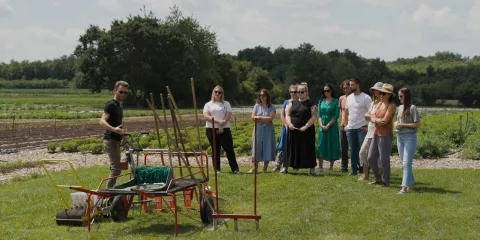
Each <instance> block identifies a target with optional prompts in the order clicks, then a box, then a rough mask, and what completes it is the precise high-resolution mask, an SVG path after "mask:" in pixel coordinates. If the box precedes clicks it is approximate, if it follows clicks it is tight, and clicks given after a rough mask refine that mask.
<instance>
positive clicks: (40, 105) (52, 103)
mask: <svg viewBox="0 0 480 240" xmlns="http://www.w3.org/2000/svg"><path fill="white" fill-rule="evenodd" d="M112 97H113V93H111V91H108V90H104V91H102V92H101V93H91V92H90V91H89V90H87V89H0V119H12V118H13V117H15V118H16V119H88V118H100V116H101V115H102V113H103V107H104V105H105V103H106V102H108V101H109V100H110V99H112ZM157 105H159V104H157ZM180 111H181V113H182V114H191V113H194V110H193V109H181V110H180ZM124 115H125V117H137V116H152V112H151V111H150V110H149V109H135V108H131V107H126V108H125V111H124Z"/></svg>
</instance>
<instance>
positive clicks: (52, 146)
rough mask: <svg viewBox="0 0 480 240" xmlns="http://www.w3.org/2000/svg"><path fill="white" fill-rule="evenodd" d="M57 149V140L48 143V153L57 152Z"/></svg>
mask: <svg viewBox="0 0 480 240" xmlns="http://www.w3.org/2000/svg"><path fill="white" fill-rule="evenodd" d="M57 150H58V143H57V142H49V143H47V152H48V153H56V152H57Z"/></svg>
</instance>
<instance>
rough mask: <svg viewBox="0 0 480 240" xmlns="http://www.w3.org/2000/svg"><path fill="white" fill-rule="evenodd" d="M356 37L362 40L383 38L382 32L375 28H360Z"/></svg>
mask: <svg viewBox="0 0 480 240" xmlns="http://www.w3.org/2000/svg"><path fill="white" fill-rule="evenodd" d="M358 37H359V38H361V39H364V40H379V39H383V37H384V36H383V33H381V32H378V31H375V30H362V31H359V32H358Z"/></svg>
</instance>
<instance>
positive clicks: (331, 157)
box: [316, 83, 340, 173]
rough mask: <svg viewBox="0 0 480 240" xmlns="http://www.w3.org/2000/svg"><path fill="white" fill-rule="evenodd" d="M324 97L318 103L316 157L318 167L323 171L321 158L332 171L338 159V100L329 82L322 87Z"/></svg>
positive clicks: (319, 171) (329, 170) (319, 170)
mask: <svg viewBox="0 0 480 240" xmlns="http://www.w3.org/2000/svg"><path fill="white" fill-rule="evenodd" d="M323 95H324V96H325V98H324V99H323V100H322V101H321V102H320V104H318V125H319V130H318V143H317V159H318V165H319V169H318V170H317V171H316V172H317V173H323V172H324V170H323V160H326V161H329V162H330V168H329V169H328V172H333V163H334V162H335V161H336V160H338V159H340V136H339V135H338V123H337V119H338V117H339V116H340V106H339V101H338V99H337V98H335V93H334V91H333V86H332V84H330V83H327V84H325V86H324V87H323Z"/></svg>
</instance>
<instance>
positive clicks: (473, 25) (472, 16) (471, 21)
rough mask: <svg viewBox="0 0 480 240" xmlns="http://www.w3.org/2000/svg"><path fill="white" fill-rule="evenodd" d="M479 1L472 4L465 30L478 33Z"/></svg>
mask: <svg viewBox="0 0 480 240" xmlns="http://www.w3.org/2000/svg"><path fill="white" fill-rule="evenodd" d="M479 23H480V0H475V1H474V2H473V6H472V8H470V11H469V12H468V20H467V28H468V29H469V30H471V31H474V32H477V33H480V24H479Z"/></svg>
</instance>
